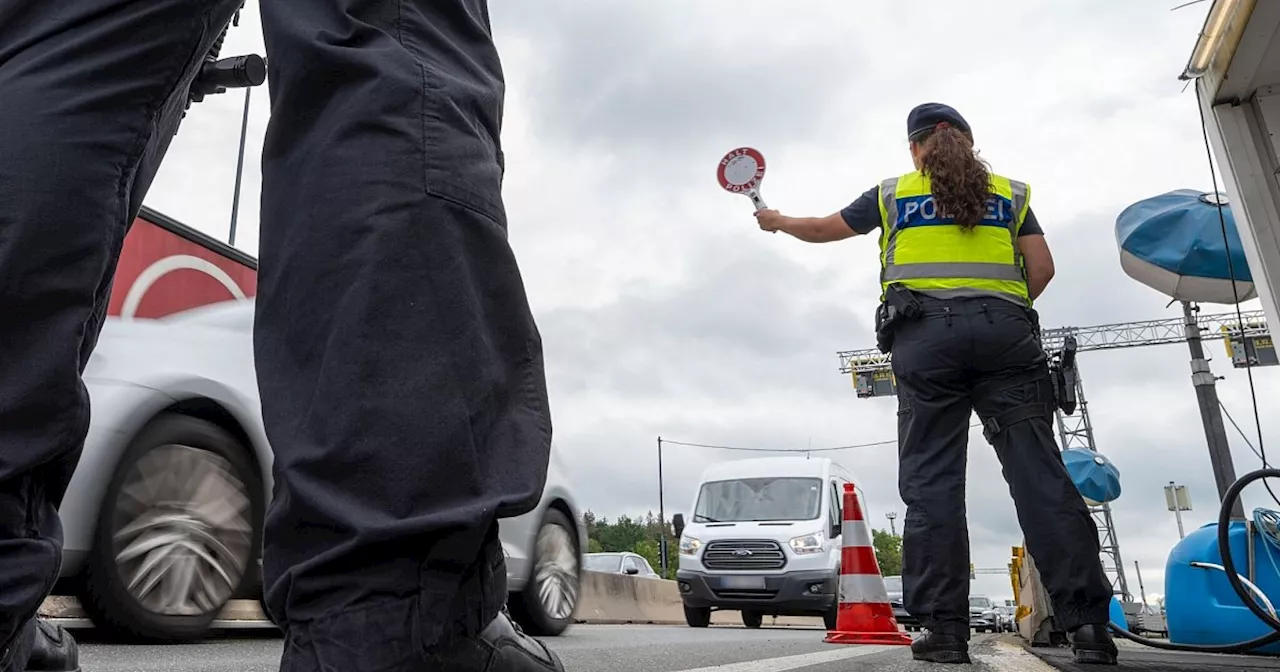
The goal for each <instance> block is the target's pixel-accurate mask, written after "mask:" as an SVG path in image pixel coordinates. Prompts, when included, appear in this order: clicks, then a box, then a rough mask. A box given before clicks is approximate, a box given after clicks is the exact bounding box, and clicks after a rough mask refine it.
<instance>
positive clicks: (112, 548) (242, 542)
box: [80, 414, 266, 642]
mask: <svg viewBox="0 0 1280 672" xmlns="http://www.w3.org/2000/svg"><path fill="white" fill-rule="evenodd" d="M265 508H266V496H265V494H264V492H263V485H262V477H261V475H260V474H259V472H258V469H257V467H256V463H255V462H254V461H253V460H252V459H251V458H250V457H249V454H248V450H247V449H246V448H245V447H244V446H243V445H241V444H240V443H239V442H238V441H237V440H236V439H235V437H233V436H231V435H230V434H229V433H227V432H226V431H224V430H223V429H222V428H220V427H218V426H217V425H214V424H213V423H210V422H206V421H204V420H199V419H197V418H192V417H190V416H185V415H177V414H165V415H161V416H159V417H157V418H155V419H154V420H152V421H151V422H150V423H148V424H147V425H146V426H145V427H144V428H143V429H142V431H140V432H139V433H138V435H137V436H136V437H135V438H134V440H133V442H132V443H131V444H130V445H129V447H128V448H127V449H126V450H125V451H124V454H123V455H121V457H120V461H119V463H118V464H117V465H116V468H115V471H114V473H112V475H111V480H110V481H109V482H108V484H107V488H106V491H105V493H104V496H103V499H102V505H101V506H100V507H99V510H98V516H97V520H96V523H95V530H94V541H93V547H92V548H91V549H90V552H89V557H88V559H87V562H86V565H85V574H84V584H83V589H82V591H81V595H80V601H81V604H82V605H83V607H84V609H85V611H86V612H87V613H88V615H89V617H90V619H91V620H92V621H93V622H94V624H95V625H96V626H98V627H99V628H101V629H102V630H104V631H106V632H108V633H111V634H115V635H117V636H124V637H127V638H130V639H134V640H142V641H155V642H174V641H193V640H198V639H201V638H202V637H204V636H205V635H206V634H207V633H208V631H209V629H210V626H211V625H212V623H213V621H214V619H216V618H217V617H218V614H219V613H220V612H221V611H222V609H223V607H225V606H226V603H227V602H228V601H229V600H231V599H232V598H233V597H235V596H237V595H238V594H240V593H241V592H242V591H243V590H244V589H245V587H246V586H247V585H248V584H249V583H251V582H253V581H254V578H253V572H254V571H255V569H256V567H257V560H258V557H259V555H260V552H261V548H262V524H263V518H264V516H265ZM126 556H127V557H126Z"/></svg>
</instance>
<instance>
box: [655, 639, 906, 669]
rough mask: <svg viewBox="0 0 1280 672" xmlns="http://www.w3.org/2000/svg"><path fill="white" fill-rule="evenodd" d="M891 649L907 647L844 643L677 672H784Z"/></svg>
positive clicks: (900, 649)
mask: <svg viewBox="0 0 1280 672" xmlns="http://www.w3.org/2000/svg"><path fill="white" fill-rule="evenodd" d="M893 649H898V650H899V651H907V647H905V646H847V645H846V646H843V647H842V648H839V649H832V650H830V651H819V652H817V653H802V654H800V655H798V656H784V657H782V658H768V659H765V660H749V661H747V662H745V663H728V664H726V665H712V666H711V667H699V668H696V669H692V670H680V671H679V672H786V670H798V669H800V668H802V667H810V666H813V665H822V664H824V663H834V662H836V661H837V660H846V659H849V658H858V657H860V656H870V655H872V654H875V653H884V652H885V651H891V650H893Z"/></svg>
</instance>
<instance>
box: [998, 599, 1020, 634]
mask: <svg viewBox="0 0 1280 672" xmlns="http://www.w3.org/2000/svg"><path fill="white" fill-rule="evenodd" d="M995 612H996V616H997V626H998V627H997V630H998V631H1000V632H1013V631H1014V630H1017V629H1018V628H1017V623H1016V622H1015V621H1014V618H1013V616H1014V608H1013V607H1010V606H1008V605H1004V604H1001V605H996V608H995Z"/></svg>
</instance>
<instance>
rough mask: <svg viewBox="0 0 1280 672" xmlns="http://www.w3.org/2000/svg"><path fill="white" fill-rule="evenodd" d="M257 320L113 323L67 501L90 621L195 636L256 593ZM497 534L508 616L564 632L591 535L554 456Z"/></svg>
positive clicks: (259, 460) (208, 311) (260, 498)
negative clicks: (534, 501) (538, 494)
mask: <svg viewBox="0 0 1280 672" xmlns="http://www.w3.org/2000/svg"><path fill="white" fill-rule="evenodd" d="M252 328H253V301H252V300H239V301H229V302H222V303H217V304H213V305H209V306H204V307H200V308H195V309H192V310H188V311H183V312H181V313H177V314H174V315H171V316H168V317H165V318H162V319H158V320H149V319H147V320H119V319H115V318H109V319H108V321H107V324H106V327H105V328H104V329H103V331H102V337H101V339H100V340H99V341H98V345H97V349H96V351H95V352H94V354H93V356H92V357H91V358H90V360H89V364H88V368H87V370H86V371H85V374H84V377H85V383H86V385H87V387H88V389H89V394H90V398H91V401H92V404H93V413H92V419H91V422H90V426H89V435H88V439H87V441H86V442H85V447H84V453H83V455H82V457H81V459H80V464H79V467H78V468H77V469H76V473H75V476H74V477H73V478H72V480H71V485H70V487H69V489H68V491H67V494H66V498H65V500H64V502H63V505H62V510H61V516H62V522H63V527H64V535H65V543H64V546H63V564H62V575H61V578H62V580H61V582H60V583H61V585H60V586H59V588H60V589H61V592H64V593H67V592H69V593H71V594H74V595H76V596H78V597H79V598H80V601H81V604H82V605H83V607H84V609H85V610H86V611H87V612H88V614H89V616H90V617H91V618H92V619H93V621H94V623H95V624H96V625H97V626H98V627H100V628H103V629H105V630H112V631H115V632H117V633H119V634H123V635H125V636H128V637H132V638H135V639H143V640H162V641H163V640H193V639H200V638H201V637H203V636H204V635H206V634H207V633H208V631H209V629H210V626H211V624H212V622H213V620H214V619H215V618H216V616H217V615H218V613H219V612H220V611H221V610H222V608H223V607H224V606H225V605H226V603H227V601H228V600H231V599H232V598H237V597H239V598H249V599H257V598H258V597H259V596H260V594H261V564H260V561H259V548H260V546H261V539H262V525H263V518H264V512H265V510H266V505H267V500H268V498H269V497H270V495H271V462H272V457H271V451H270V448H269V446H268V445H267V439H266V434H265V432H264V430H263V427H262V410H261V406H260V403H259V397H258V386H257V381H256V379H255V373H254V366H253V343H252V337H251V332H252ZM423 412H430V409H423ZM499 530H500V539H501V541H502V545H503V550H504V551H505V553H506V557H507V582H508V587H509V589H510V590H511V593H512V595H511V598H512V599H511V605H512V611H513V612H514V614H515V615H516V617H517V618H518V619H519V620H520V621H521V622H522V624H523V625H524V626H525V628H526V629H527V630H529V631H530V632H532V633H536V634H541V635H557V634H560V633H561V632H562V631H564V629H565V628H566V627H567V626H568V624H569V623H570V621H571V619H572V616H573V611H574V608H575V607H576V606H577V601H578V596H579V578H580V567H581V561H580V560H581V553H582V549H583V547H584V546H585V545H586V529H585V526H584V525H583V524H582V520H581V512H580V510H579V508H578V506H577V504H576V502H575V501H574V498H573V496H572V494H571V492H570V489H569V487H568V485H567V483H566V480H565V476H564V473H563V471H562V467H561V466H560V463H559V460H558V458H557V457H556V454H555V452H554V451H553V452H552V458H551V464H550V468H549V470H548V475H547V484H546V488H545V489H544V491H543V494H542V500H541V501H540V502H539V503H538V506H537V507H536V508H535V509H534V510H533V511H531V512H529V513H527V514H525V515H523V516H519V517H517V518H508V519H503V520H502V521H501V522H500V523H499Z"/></svg>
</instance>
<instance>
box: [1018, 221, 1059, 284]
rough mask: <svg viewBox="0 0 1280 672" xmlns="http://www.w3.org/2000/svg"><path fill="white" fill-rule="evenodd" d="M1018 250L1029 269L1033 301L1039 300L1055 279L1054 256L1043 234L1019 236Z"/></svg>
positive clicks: (1028, 276) (1028, 279) (1028, 277)
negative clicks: (1050, 282)
mask: <svg viewBox="0 0 1280 672" xmlns="http://www.w3.org/2000/svg"><path fill="white" fill-rule="evenodd" d="M1018 250H1019V251H1020V252H1022V259H1023V261H1024V263H1025V264H1026V268H1027V289H1028V290H1030V292H1031V298H1032V300H1034V299H1037V298H1039V296H1040V294H1042V293H1043V292H1044V288H1045V287H1048V286H1049V281H1050V280H1052V279H1053V270H1054V269H1053V254H1052V253H1051V252H1049V243H1048V242H1047V241H1045V239H1044V235H1043V234H1027V235H1024V236H1018Z"/></svg>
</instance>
